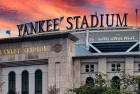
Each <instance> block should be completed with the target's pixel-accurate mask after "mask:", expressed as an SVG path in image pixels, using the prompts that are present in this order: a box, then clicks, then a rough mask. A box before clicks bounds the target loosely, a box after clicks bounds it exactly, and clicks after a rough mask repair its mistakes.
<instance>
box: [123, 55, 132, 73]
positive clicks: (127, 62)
mask: <svg viewBox="0 0 140 94" xmlns="http://www.w3.org/2000/svg"><path fill="white" fill-rule="evenodd" d="M125 73H128V74H129V75H133V74H134V58H133V57H126V58H125Z"/></svg>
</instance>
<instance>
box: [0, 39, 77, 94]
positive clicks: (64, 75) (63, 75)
mask: <svg viewBox="0 0 140 94" xmlns="http://www.w3.org/2000/svg"><path fill="white" fill-rule="evenodd" d="M58 44H60V45H61V47H62V49H61V50H60V51H58V49H57V48H56V49H54V48H55V46H56V45H58ZM39 46H48V50H47V51H45V52H44V51H43V52H32V53H20V54H12V55H0V64H3V65H4V64H7V63H6V62H8V64H10V63H11V64H12V62H15V61H20V62H22V61H27V60H29V61H30V60H41V59H45V60H48V61H45V62H46V63H48V64H47V67H48V68H47V72H48V74H47V78H48V79H47V80H48V82H44V83H45V84H47V85H48V87H50V86H55V85H56V87H57V88H59V89H60V90H59V91H60V94H65V93H68V92H69V90H70V89H72V88H73V63H72V62H73V61H72V57H73V56H74V55H75V42H74V41H72V40H70V39H68V38H58V39H51V40H43V41H40V40H39V41H28V42H20V43H8V44H2V45H0V49H14V48H26V47H39ZM57 51H58V52H57ZM22 66H24V65H22ZM32 66H33V65H32ZM5 69H6V68H4V69H3V70H5ZM8 69H9V68H8ZM8 69H6V70H8ZM10 69H11V70H12V69H13V68H12V67H11V68H10ZM18 69H20V67H17V68H15V71H16V72H17V73H16V74H17V81H18V82H20V80H21V79H20V78H21V77H20V76H19V75H20V73H21V71H22V70H23V69H24V67H21V70H20V71H19V70H18ZM29 69H30V68H29ZM7 73H8V72H7ZM7 73H6V74H4V75H8V74H7ZM30 76H31V77H30V84H32V86H30V87H31V88H32V87H33V86H34V84H33V82H34V81H33V80H34V79H33V76H34V74H33V72H32V73H31V74H30ZM5 78H6V77H4V78H3V80H4V81H7V79H5ZM31 79H33V80H31ZM44 81H46V80H44ZM18 85H20V84H17V91H20V86H18ZM3 87H6V88H3V90H4V91H3V92H4V93H2V94H5V92H7V86H6V84H5V86H3ZM45 88H46V90H47V87H45ZM33 92H34V89H30V94H33ZM43 94H46V93H45V91H44V93H43Z"/></svg>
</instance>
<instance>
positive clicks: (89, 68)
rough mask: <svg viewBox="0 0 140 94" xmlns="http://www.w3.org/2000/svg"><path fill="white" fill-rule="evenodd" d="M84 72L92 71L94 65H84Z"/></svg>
mask: <svg viewBox="0 0 140 94" xmlns="http://www.w3.org/2000/svg"><path fill="white" fill-rule="evenodd" d="M86 72H94V65H91V64H89V65H86Z"/></svg>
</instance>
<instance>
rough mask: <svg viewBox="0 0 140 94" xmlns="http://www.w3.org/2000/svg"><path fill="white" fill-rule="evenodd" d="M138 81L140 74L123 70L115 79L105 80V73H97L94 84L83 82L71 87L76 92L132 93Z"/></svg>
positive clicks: (136, 87)
mask: <svg viewBox="0 0 140 94" xmlns="http://www.w3.org/2000/svg"><path fill="white" fill-rule="evenodd" d="M138 82H140V76H131V75H129V74H125V72H124V73H123V74H121V75H120V78H119V79H117V80H116V81H114V80H107V79H106V75H105V74H103V73H98V74H95V78H94V84H93V83H89V84H85V85H83V86H81V87H79V88H75V89H73V92H75V93H76V94H133V93H134V92H136V91H137V90H138V85H137V84H138ZM108 84H111V85H108Z"/></svg>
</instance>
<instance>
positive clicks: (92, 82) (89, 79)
mask: <svg viewBox="0 0 140 94" xmlns="http://www.w3.org/2000/svg"><path fill="white" fill-rule="evenodd" d="M86 84H93V85H94V80H93V78H92V77H87V79H86Z"/></svg>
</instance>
